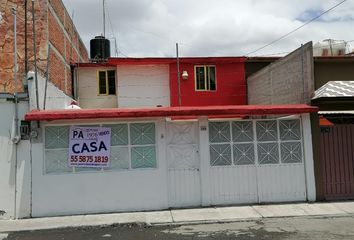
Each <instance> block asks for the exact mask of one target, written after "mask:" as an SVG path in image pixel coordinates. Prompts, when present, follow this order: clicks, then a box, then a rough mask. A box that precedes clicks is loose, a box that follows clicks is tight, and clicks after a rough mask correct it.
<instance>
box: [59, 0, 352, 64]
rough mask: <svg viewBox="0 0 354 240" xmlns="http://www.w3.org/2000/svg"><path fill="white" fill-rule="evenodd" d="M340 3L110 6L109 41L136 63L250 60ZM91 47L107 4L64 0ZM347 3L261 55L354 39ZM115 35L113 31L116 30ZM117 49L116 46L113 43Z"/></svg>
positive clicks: (199, 0)
mask: <svg viewBox="0 0 354 240" xmlns="http://www.w3.org/2000/svg"><path fill="white" fill-rule="evenodd" d="M339 2H340V1H339V0H328V1H323V0H298V1H291V0H238V1H234V0H208V1H205V0H193V1H190V0H179V1H171V0H170V1H168V0H106V3H107V12H108V13H107V23H106V26H107V34H106V36H107V37H108V38H116V39H117V46H118V48H119V51H120V52H122V53H124V54H125V55H128V56H130V57H147V56H174V55H175V43H176V42H178V43H180V52H181V55H182V56H237V55H244V54H246V53H248V52H251V51H252V50H255V49H257V48H259V47H261V46H264V45H265V44H267V43H269V42H271V41H273V40H274V39H277V38H279V37H280V36H282V35H284V34H285V33H288V32H289V31H291V30H293V29H295V28H297V27H299V26H301V25H302V24H303V23H304V22H305V21H307V20H309V19H311V18H312V17H314V16H316V15H317V14H319V13H321V12H323V11H324V10H326V9H329V8H330V7H332V6H334V5H335V4H337V3H339ZM64 3H65V5H66V7H67V9H68V11H69V13H71V12H72V11H73V10H74V11H75V19H74V22H75V24H76V26H77V29H78V30H79V32H80V34H81V37H82V38H83V40H84V42H85V44H86V46H89V40H90V39H91V38H93V37H94V36H95V35H100V34H101V33H102V6H101V5H102V0H90V1H87V0H75V1H73V0H64ZM353 23H354V2H353V1H347V2H345V3H343V4H342V5H340V6H339V7H337V8H336V9H334V10H333V11H331V12H329V13H328V14H326V15H324V16H323V17H322V18H321V19H319V20H318V21H316V22H313V23H311V24H309V25H308V26H306V27H304V28H302V29H301V30H299V31H297V32H296V33H294V34H292V35H290V36H289V37H287V38H285V39H284V40H282V41H280V42H277V43H276V44H274V45H272V46H270V47H267V48H266V49H264V50H262V51H260V52H257V53H256V54H257V55H263V54H271V53H278V52H286V51H292V50H294V49H295V48H297V47H299V46H300V45H301V44H303V43H306V42H308V41H311V40H312V41H314V42H317V41H320V40H323V39H328V38H332V39H343V40H352V39H354V32H353V31H351V28H352V27H351V26H352V25H353ZM112 29H113V30H112ZM112 46H113V48H114V43H112Z"/></svg>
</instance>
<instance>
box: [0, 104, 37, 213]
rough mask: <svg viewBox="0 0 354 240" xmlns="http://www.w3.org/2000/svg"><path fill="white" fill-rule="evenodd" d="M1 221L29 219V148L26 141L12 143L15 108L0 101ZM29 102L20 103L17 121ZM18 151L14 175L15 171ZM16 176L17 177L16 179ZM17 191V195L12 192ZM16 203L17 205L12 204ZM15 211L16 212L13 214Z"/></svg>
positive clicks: (26, 109)
mask: <svg viewBox="0 0 354 240" xmlns="http://www.w3.org/2000/svg"><path fill="white" fill-rule="evenodd" d="M0 111H1V113H2V117H1V118H0V125H1V128H0V152H1V154H0V219H14V218H16V217H17V218H23V217H28V216H30V181H29V179H30V178H29V177H30V169H31V168H30V166H29V164H30V157H29V156H30V151H29V150H30V148H29V141H20V142H19V143H18V145H17V148H16V144H14V143H13V142H12V138H13V137H14V135H15V130H14V129H15V128H14V114H15V105H14V103H12V102H6V101H3V100H2V102H0ZM27 111H28V103H23V102H22V103H20V104H19V119H20V120H23V116H24V114H25V113H26V112H27ZM16 151H17V174H16V172H15V168H16ZM16 175H17V177H16ZM16 188H17V193H15V189H16ZM15 201H16V202H15ZM15 208H16V211H15Z"/></svg>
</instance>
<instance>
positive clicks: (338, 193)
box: [320, 125, 354, 200]
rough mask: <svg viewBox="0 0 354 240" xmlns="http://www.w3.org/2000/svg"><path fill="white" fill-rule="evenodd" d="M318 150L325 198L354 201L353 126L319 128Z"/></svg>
mask: <svg viewBox="0 0 354 240" xmlns="http://www.w3.org/2000/svg"><path fill="white" fill-rule="evenodd" d="M320 149H321V165H322V173H323V190H324V195H325V198H326V199H327V200H333V199H354V125H335V126H329V127H321V135H320Z"/></svg>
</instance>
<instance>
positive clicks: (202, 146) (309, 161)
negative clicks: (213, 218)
mask: <svg viewBox="0 0 354 240" xmlns="http://www.w3.org/2000/svg"><path fill="white" fill-rule="evenodd" d="M127 121H134V120H127ZM150 121H151V120H150ZM301 122H302V131H303V133H302V134H303V138H302V141H303V152H304V161H303V162H302V163H295V164H269V165H268V164H267V165H258V164H256V165H249V166H220V167H211V166H210V156H209V155H210V149H209V137H208V119H207V118H203V117H202V118H199V123H198V124H196V126H197V127H198V131H196V135H197V136H199V157H200V191H201V202H200V205H203V206H209V205H223V204H240V203H257V202H283V201H305V200H306V198H307V199H308V200H309V201H312V200H314V199H315V197H316V196H315V182H314V171H313V156H312V152H311V151H312V144H311V135H310V134H309V133H311V129H310V127H311V125H310V119H309V117H308V114H304V115H302V121H301ZM87 123H91V124H92V123H94V122H93V120H91V121H85V122H66V123H65V122H58V123H57V124H60V125H62V124H64V125H65V124H75V125H80V124H87ZM96 123H97V122H96ZM110 123H118V122H110ZM50 124H56V123H55V122H51V123H41V126H42V127H43V126H46V125H50ZM100 124H105V123H100ZM169 125H171V123H170V122H168V123H167V122H166V120H165V119H158V120H156V130H157V166H158V167H157V169H153V170H151V169H150V170H149V169H140V170H121V171H105V172H104V171H95V172H80V173H69V174H44V172H45V171H44V161H45V159H44V144H43V141H44V137H43V138H42V139H40V140H39V142H38V143H33V145H32V154H33V212H32V213H33V216H34V217H42V216H57V215H71V214H87V213H103V212H120V211H141V210H159V209H166V208H168V207H171V206H176V205H175V204H174V202H172V203H171V202H169V197H171V192H169V191H170V190H171V185H170V184H171V183H173V182H171V179H170V178H171V175H168V174H169V173H168V172H169V171H168V168H169V166H168V163H169V161H170V160H171V159H172V158H171V156H170V155H169V154H168V153H169V151H168V150H167V149H168V147H171V146H174V145H173V144H172V145H171V139H170V138H171V134H169V129H168V126H169ZM182 130H183V129H182ZM182 130H181V131H179V130H178V131H177V130H176V131H175V133H178V132H180V133H181V135H180V136H177V135H176V137H178V139H179V140H181V139H180V138H183V137H184V138H185V139H189V138H188V136H189V135H190V134H189V133H186V132H184V131H182ZM183 141H185V140H183ZM186 141H187V140H186ZM193 143H194V142H193ZM192 145H193V144H192ZM193 146H194V145H193ZM172 160H173V159H172ZM305 168H306V169H305ZM181 176H183V175H181ZM174 179H179V181H181V182H176V183H175V185H176V186H177V185H178V186H180V187H181V186H182V187H183V184H188V182H184V183H183V181H186V180H188V179H187V178H182V177H178V178H174ZM176 189H177V188H176ZM185 189H187V190H188V189H192V188H187V187H185ZM177 190H178V191H179V190H180V189H177ZM176 193H178V192H177V191H176ZM185 193H187V192H186V191H185V192H183V194H185ZM190 194H193V193H190ZM186 198H187V197H186ZM180 200H181V201H179V202H180V203H182V202H183V201H182V200H183V199H180ZM193 203H194V202H193ZM182 205H183V204H181V206H182Z"/></svg>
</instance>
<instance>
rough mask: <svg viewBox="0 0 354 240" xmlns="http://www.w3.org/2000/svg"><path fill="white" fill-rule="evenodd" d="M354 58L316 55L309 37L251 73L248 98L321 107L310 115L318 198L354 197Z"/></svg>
mask: <svg viewBox="0 0 354 240" xmlns="http://www.w3.org/2000/svg"><path fill="white" fill-rule="evenodd" d="M322 50H323V49H322ZM266 60H267V59H266ZM258 61H259V59H258ZM246 64H247V63H246ZM248 64H252V61H251V62H249V63H248ZM353 64H354V58H353V57H351V56H333V57H313V54H312V44H311V43H308V44H306V45H304V46H303V47H301V48H299V49H297V50H296V51H294V52H293V53H290V54H289V55H288V56H286V57H284V58H280V59H279V60H276V61H275V62H273V63H272V64H271V65H269V66H267V67H265V68H263V69H261V70H260V71H258V72H256V73H254V74H253V75H251V76H250V77H248V79H247V83H248V101H249V104H264V103H267V104H299V103H307V104H312V105H314V106H318V107H319V110H320V112H319V115H317V114H312V115H311V125H312V127H311V129H312V138H313V146H314V148H313V152H314V161H315V174H316V190H317V199H318V200H323V199H351V198H354V182H353V179H354V168H353V166H354V157H353V149H354V145H353V143H354V135H353V134H350V133H351V132H353V129H354V125H353V110H354V108H353V106H354V105H353V103H354V102H353V95H350V94H353V93H350V92H351V91H352V90H351V89H352V88H353V87H351V86H352V81H353V79H354V67H353V66H354V65H353ZM328 94H329V95H328ZM342 94H347V95H345V96H343V95H342ZM329 96H330V97H329ZM319 118H320V119H319ZM331 121H332V122H331ZM320 125H324V126H321V129H320ZM339 125H340V126H339Z"/></svg>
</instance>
